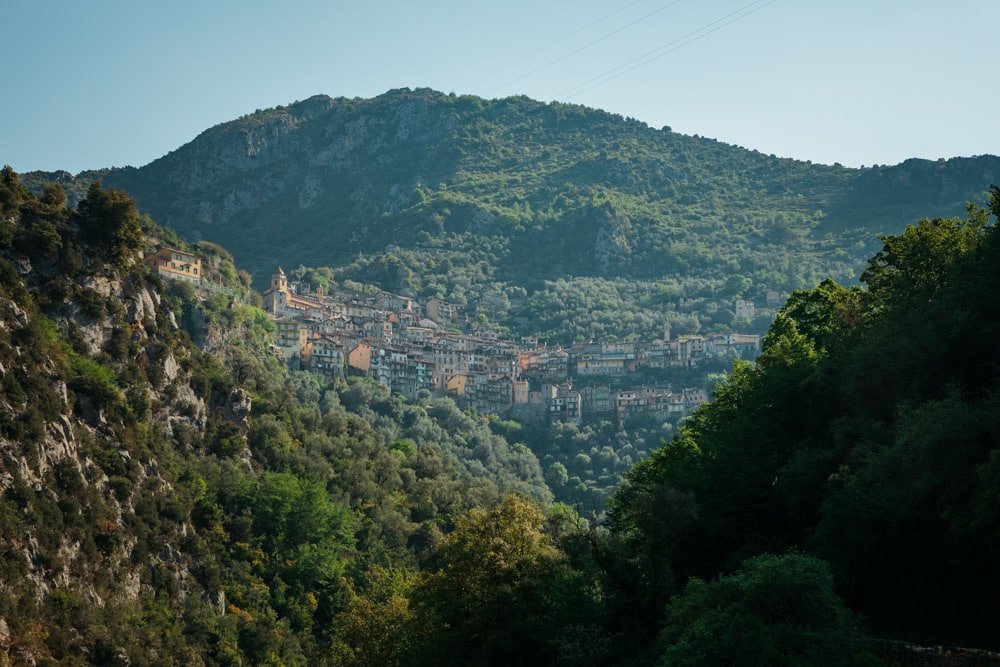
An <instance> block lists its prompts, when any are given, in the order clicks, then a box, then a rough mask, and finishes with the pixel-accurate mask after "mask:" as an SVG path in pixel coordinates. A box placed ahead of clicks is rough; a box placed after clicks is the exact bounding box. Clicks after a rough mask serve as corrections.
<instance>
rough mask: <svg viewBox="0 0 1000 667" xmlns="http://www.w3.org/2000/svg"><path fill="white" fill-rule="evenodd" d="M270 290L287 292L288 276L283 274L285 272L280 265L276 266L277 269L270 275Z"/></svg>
mask: <svg viewBox="0 0 1000 667" xmlns="http://www.w3.org/2000/svg"><path fill="white" fill-rule="evenodd" d="M271 291H272V292H285V293H287V292H288V278H287V277H286V276H285V272H284V270H282V268H281V267H280V266H279V267H278V270H277V271H275V272H274V274H272V275H271Z"/></svg>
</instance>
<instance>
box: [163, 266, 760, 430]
mask: <svg viewBox="0 0 1000 667" xmlns="http://www.w3.org/2000/svg"><path fill="white" fill-rule="evenodd" d="M146 263H147V264H148V265H149V266H150V268H151V269H152V270H153V271H154V272H156V273H158V274H159V275H160V276H161V277H163V278H166V279H169V280H182V281H186V282H190V283H194V284H196V285H198V284H200V283H201V282H202V277H203V276H204V272H203V270H202V267H201V259H200V258H199V257H198V256H197V255H195V254H192V253H188V252H184V251H180V250H175V249H171V248H161V249H160V250H158V251H157V252H156V253H153V254H151V255H149V256H147V258H146ZM736 306H737V308H738V309H739V310H740V311H741V312H743V313H744V314H745V313H747V312H752V311H753V308H754V306H753V303H752V302H748V301H741V302H739V303H737V304H736ZM264 309H265V310H266V311H267V313H268V315H269V316H270V317H271V319H272V320H273V321H274V323H275V326H276V329H277V334H276V340H275V346H274V349H275V351H276V352H277V353H280V354H281V355H282V357H284V359H285V360H286V361H287V363H288V364H289V365H290V366H291V367H293V368H296V369H302V370H308V371H311V372H313V373H316V374H318V375H323V376H325V377H342V376H344V375H360V376H365V377H370V378H372V379H374V380H375V381H377V382H378V383H379V384H381V385H383V386H385V387H386V388H387V389H389V390H390V391H392V392H394V393H399V394H402V395H403V396H405V397H407V398H408V399H410V400H416V399H417V398H418V397H420V396H421V395H425V394H426V395H434V396H441V395H447V396H451V397H452V398H453V399H454V400H455V401H456V403H457V404H458V405H459V406H460V407H462V408H463V409H473V410H476V411H477V412H479V413H481V414H501V415H508V416H511V417H514V418H516V419H519V420H522V421H545V420H548V421H568V422H577V423H579V422H581V421H583V420H584V419H587V420H591V419H597V418H615V419H617V420H619V421H624V420H626V419H628V418H630V417H632V416H635V415H638V414H643V413H645V414H648V415H649V416H650V417H654V418H658V419H662V420H664V421H666V420H675V419H679V418H680V417H683V416H685V415H687V414H689V413H690V412H691V411H692V410H694V409H695V408H697V407H698V406H699V405H701V404H702V403H704V402H705V401H706V400H707V399H708V396H707V392H706V390H705V388H704V387H685V388H682V389H680V390H676V389H674V388H672V387H669V386H663V385H662V384H660V383H656V384H653V385H649V384H644V383H643V382H642V377H641V376H643V377H645V376H648V373H646V371H649V370H652V371H655V370H662V369H670V368H691V367H696V366H697V365H698V364H699V363H702V362H704V361H705V360H708V359H719V358H721V359H732V358H742V359H753V358H756V356H757V355H758V354H759V353H760V336H758V335H755V334H741V333H724V334H719V333H716V334H709V335H693V336H692V335H689V336H680V337H677V338H674V337H672V336H671V328H670V323H669V322H667V323H665V324H664V326H663V337H662V338H661V339H658V340H653V341H642V342H634V341H625V340H617V341H605V342H580V343H574V344H573V345H571V346H569V347H568V348H565V347H561V346H559V347H550V346H547V345H545V344H541V343H540V342H539V341H538V340H537V339H534V338H529V337H524V338H521V339H520V340H519V341H513V340H509V339H505V338H501V337H500V336H499V335H498V334H497V333H496V332H495V331H493V330H491V329H489V328H486V327H483V326H477V325H476V324H475V323H474V321H473V318H470V317H469V315H468V313H467V312H466V311H465V310H464V309H463V308H462V307H460V306H458V305H455V304H451V303H448V302H445V301H442V300H440V299H430V300H428V301H427V302H426V303H420V302H418V301H417V300H415V299H412V298H410V297H406V296H400V295H397V294H391V293H389V292H385V291H379V292H377V293H375V294H367V293H363V292H358V291H354V290H349V289H333V290H330V292H329V293H324V292H323V290H322V289H316V290H314V291H307V290H304V289H302V288H301V286H300V285H298V284H296V283H294V282H292V281H289V279H288V277H287V275H286V274H285V272H284V271H283V270H282V269H281V268H279V269H278V270H277V271H276V272H275V273H274V274H273V275H272V277H271V283H270V287H269V288H268V289H267V291H266V292H265V293H264Z"/></svg>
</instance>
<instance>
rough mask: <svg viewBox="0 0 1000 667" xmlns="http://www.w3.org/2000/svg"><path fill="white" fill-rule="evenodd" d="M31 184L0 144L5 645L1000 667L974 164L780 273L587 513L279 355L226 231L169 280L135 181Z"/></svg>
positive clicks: (270, 657) (482, 443) (509, 453)
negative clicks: (870, 235) (814, 258)
mask: <svg viewBox="0 0 1000 667" xmlns="http://www.w3.org/2000/svg"><path fill="white" fill-rule="evenodd" d="M42 192H43V194H42V196H41V197H35V196H34V195H32V194H30V193H29V192H28V191H27V189H26V188H25V187H24V186H23V185H22V184H21V183H20V181H19V179H18V177H17V174H15V173H14V172H13V171H12V170H11V169H9V168H6V169H4V170H3V172H2V173H0V554H2V558H0V662H2V663H3V664H8V663H10V664H37V665H54V664H77V665H86V664H95V665H105V664H116V665H170V664H176V665H199V664H204V665H240V664H288V665H307V664H308V665H324V664H325V665H373V666H374V665H379V666H391V665H442V664H462V665H528V664H552V665H556V664H568V665H595V666H599V665H600V666H610V665H637V666H639V665H654V664H655V665H705V664H737V665H739V664H753V665H759V664H768V665H789V666H791V665H796V666H798V665H815V666H821V665H822V666H826V665H864V664H872V665H875V664H921V665H923V664H942V665H944V664H947V665H952V664H977V665H982V664H1000V656H998V655H997V654H992V653H987V652H986V651H985V650H982V649H994V650H996V649H1000V639H998V635H997V634H996V627H995V620H996V618H998V617H1000V609H998V608H997V604H998V600H1000V578H998V576H997V573H996V568H995V563H996V561H997V557H998V556H1000V533H998V529H997V527H998V526H1000V516H998V510H997V508H998V507H1000V505H998V503H997V500H998V498H997V496H998V490H1000V465H998V461H1000V405H998V396H1000V356H998V354H1000V353H998V350H997V348H996V346H995V345H993V344H992V341H995V340H997V339H998V337H1000V232H998V227H997V224H996V221H995V218H996V216H997V214H998V213H1000V192H998V191H997V190H996V189H994V191H993V196H992V199H991V206H990V211H989V212H988V211H985V210H980V209H977V208H975V207H973V208H971V209H970V210H969V212H968V214H967V216H966V217H965V218H962V219H960V218H952V219H940V218H938V219H924V220H921V221H920V222H919V223H916V224H914V225H911V226H908V227H907V228H906V229H905V230H903V231H902V232H901V233H900V234H898V235H891V236H886V237H884V238H883V239H882V243H881V247H882V249H881V250H880V251H879V252H878V253H876V254H875V255H874V256H873V257H872V258H871V259H870V260H869V261H868V263H867V266H866V269H865V271H864V273H863V275H862V281H863V283H864V285H865V286H864V287H850V288H845V287H842V286H840V285H838V284H837V283H835V282H833V281H829V280H828V281H824V282H822V283H821V284H819V285H818V286H816V287H814V288H812V289H808V290H801V291H797V292H795V293H794V294H792V296H791V298H790V299H789V301H788V302H787V304H786V305H785V306H784V308H782V309H781V312H780V313H779V314H778V316H777V319H776V321H775V323H774V325H773V327H772V328H771V330H770V332H769V333H768V335H767V339H766V344H765V350H764V352H763V355H762V356H761V358H760V360H759V362H758V363H757V364H755V365H750V364H743V363H738V364H737V365H736V366H735V367H734V369H733V373H732V375H731V376H730V377H729V378H728V379H727V380H726V381H725V382H724V383H723V384H721V385H720V386H719V388H718V389H717V392H716V396H715V399H714V400H713V401H712V402H710V403H708V404H706V405H705V406H703V407H702V408H701V409H699V410H698V411H697V412H696V413H695V414H694V416H693V417H692V418H691V419H690V420H688V421H687V422H685V423H684V424H682V425H681V426H680V428H679V429H678V432H677V435H676V436H675V437H674V438H673V439H672V440H671V441H670V442H665V443H664V444H663V446H662V447H661V448H659V449H658V450H657V451H656V452H655V453H654V454H653V455H652V456H651V457H650V458H648V459H645V460H643V461H641V462H639V463H638V464H637V465H635V467H634V468H633V469H632V471H631V472H630V474H629V478H628V481H627V483H626V484H625V485H624V486H623V487H622V488H621V489H620V490H619V491H618V492H617V494H616V495H615V497H614V499H613V502H612V503H611V504H610V519H609V521H608V523H607V524H606V525H601V524H597V523H594V522H588V521H585V520H581V519H580V517H578V516H576V514H575V513H574V512H573V511H572V510H571V509H570V508H567V507H565V506H560V505H557V504H553V503H552V502H551V493H550V491H549V489H548V488H547V487H546V484H545V480H544V479H543V477H542V475H541V470H540V468H539V465H538V461H537V460H536V459H535V457H534V455H533V454H532V453H531V452H530V451H528V450H527V449H526V448H524V447H522V446H518V445H511V444H509V443H508V442H507V440H506V439H505V438H504V437H503V436H502V435H498V434H497V433H496V432H495V431H494V430H491V428H490V425H489V424H487V422H486V420H484V419H482V418H479V417H478V416H476V415H474V414H465V413H463V412H461V411H459V410H458V409H457V408H456V407H455V406H454V404H453V403H451V402H450V401H448V400H446V399H442V400H438V401H432V402H424V401H420V402H417V403H407V402H406V401H405V400H403V399H401V398H400V397H398V396H388V395H387V394H386V393H385V392H384V391H382V390H380V389H379V388H378V387H377V386H376V385H373V384H369V383H367V382H364V381H360V382H358V381H352V382H343V381H337V382H334V383H325V382H321V381H320V380H318V379H317V378H316V377H314V376H311V375H307V374H303V373H290V372H289V371H287V370H286V369H285V367H284V365H283V363H282V362H281V360H280V359H279V358H277V357H275V356H273V355H272V354H271V353H269V352H268V342H269V340H270V338H271V335H272V334H273V329H272V325H271V323H270V321H269V319H268V318H267V317H266V315H264V313H263V312H262V311H260V310H259V309H258V308H257V307H255V306H254V305H252V304H253V303H255V302H257V303H259V298H260V297H259V295H255V294H254V293H253V292H252V291H251V290H250V289H249V285H248V283H249V276H248V275H247V274H246V273H245V272H241V271H240V270H238V269H237V268H236V267H235V265H234V264H233V261H232V257H231V256H230V255H229V254H228V252H226V251H225V250H224V249H223V248H221V247H219V246H216V245H214V244H208V243H202V244H200V245H199V247H198V252H200V253H201V254H202V255H203V256H204V257H205V260H206V261H205V264H204V265H205V266H206V267H208V271H210V273H211V279H212V280H211V281H210V282H212V283H214V284H220V285H221V288H222V291H214V290H209V291H202V292H200V293H196V292H195V291H194V289H193V288H192V287H191V286H190V285H187V284H185V283H172V284H164V283H162V282H161V281H160V279H159V278H157V277H156V276H155V275H153V274H152V273H150V272H149V270H148V269H147V268H146V266H145V265H144V264H143V263H141V262H140V261H139V257H140V256H141V252H142V251H143V250H144V249H146V248H147V245H148V244H160V243H163V242H169V243H172V244H177V245H182V246H183V245H184V244H183V241H181V240H180V239H178V238H177V237H175V236H172V235H171V233H170V232H165V231H163V230H161V229H160V228H158V227H157V226H156V225H155V224H154V223H153V222H152V221H151V220H149V219H148V218H143V217H141V216H140V214H139V212H138V211H137V210H136V208H135V206H134V204H133V202H132V200H131V199H130V198H129V197H128V196H127V195H125V194H124V193H122V192H120V191H117V190H114V189H105V188H104V187H103V186H102V185H100V184H95V185H92V186H90V187H89V188H88V190H87V192H86V194H85V195H84V196H83V197H82V199H81V200H80V202H79V204H78V205H77V206H76V208H75V210H72V209H69V208H67V207H66V203H67V198H66V195H65V193H64V192H63V190H62V189H61V188H60V187H59V186H58V185H48V186H46V187H44V188H43V189H42ZM852 610H853V611H852ZM856 612H861V614H863V615H859V614H858V613H856ZM896 640H904V641H905V642H916V643H921V644H924V645H927V644H932V643H933V644H936V643H941V644H950V645H965V646H972V647H978V648H977V649H962V650H961V651H952V652H950V653H949V654H948V655H947V656H945V657H944V658H943V659H941V660H940V662H935V658H934V656H933V655H929V654H928V653H927V652H923V653H920V654H919V655H916V654H913V653H912V648H911V647H910V645H909V644H907V643H901V642H898V641H896ZM963 661H966V662H963Z"/></svg>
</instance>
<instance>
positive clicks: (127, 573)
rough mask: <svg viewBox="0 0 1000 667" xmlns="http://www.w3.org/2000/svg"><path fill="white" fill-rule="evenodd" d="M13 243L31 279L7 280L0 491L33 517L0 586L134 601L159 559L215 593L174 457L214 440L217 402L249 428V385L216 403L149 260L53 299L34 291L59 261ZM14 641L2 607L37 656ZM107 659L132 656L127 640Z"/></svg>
mask: <svg viewBox="0 0 1000 667" xmlns="http://www.w3.org/2000/svg"><path fill="white" fill-rule="evenodd" d="M8 252H9V251H8ZM3 255H4V252H3V251H2V250H0V262H4V263H6V265H7V266H11V267H13V270H15V271H18V272H20V274H21V276H22V277H23V278H24V279H25V280H26V281H29V282H31V284H30V285H26V287H27V289H24V290H23V291H18V290H17V289H14V288H13V286H11V285H4V286H3V288H2V289H0V339H2V340H0V498H2V499H4V500H5V502H8V503H10V506H11V507H15V508H17V511H16V513H15V515H14V516H15V517H16V521H17V522H23V525H22V527H21V528H19V529H18V530H17V531H15V532H13V533H11V534H5V535H4V543H3V545H2V546H3V555H2V557H3V559H4V567H3V568H2V576H0V595H18V596H23V595H26V594H27V595H30V596H32V597H33V598H34V599H35V600H36V602H37V603H39V604H47V603H46V600H47V599H49V598H50V597H51V596H52V595H54V594H55V593H56V592H61V593H64V594H67V595H71V596H73V599H78V600H82V601H85V602H86V603H87V604H93V605H95V606H97V607H101V606H104V605H105V604H110V603H112V602H113V603H115V604H122V603H126V602H128V601H130V600H131V601H135V600H139V599H140V598H141V597H142V596H143V595H145V594H147V593H148V590H149V577H150V572H151V571H152V570H151V568H152V569H153V570H155V571H157V572H158V573H159V574H157V576H159V577H166V578H167V579H169V580H170V581H172V583H171V584H170V586H171V587H172V588H173V589H174V590H176V591H178V594H179V595H182V596H183V595H186V594H188V592H191V593H196V594H198V595H202V594H205V595H207V594H206V593H204V592H202V591H200V590H198V589H197V586H196V584H194V581H195V580H194V577H192V576H191V573H190V568H191V567H192V562H191V557H190V556H189V555H187V554H186V552H185V551H184V550H183V549H180V548H179V546H178V545H180V544H181V543H182V541H183V540H184V539H186V537H188V536H190V535H191V534H192V532H193V528H192V526H191V525H190V523H188V522H189V521H190V519H189V518H185V517H186V516H188V515H189V511H180V510H177V511H173V512H172V511H171V510H170V509H169V507H170V503H174V502H177V500H176V498H178V492H179V489H178V488H177V487H176V486H175V484H176V471H172V472H169V473H168V472H166V471H167V470H169V469H170V467H171V466H174V465H175V464H174V463H171V462H170V461H171V460H172V459H173V458H174V456H175V452H180V453H183V452H185V451H191V450H192V449H193V448H194V447H196V446H198V445H199V443H201V442H202V440H203V439H204V433H205V430H206V428H207V427H208V423H209V420H210V418H211V413H213V411H214V412H215V413H216V414H217V415H218V416H217V417H216V419H219V420H221V419H225V420H229V421H232V422H233V423H235V424H236V425H237V426H238V427H240V428H241V429H244V430H245V429H246V428H247V417H248V416H249V415H250V411H251V400H250V396H249V394H248V393H247V392H245V391H243V390H239V389H231V388H229V387H224V388H223V389H221V390H220V391H222V392H223V394H224V398H225V400H224V402H223V404H220V405H215V404H214V402H213V401H212V400H211V397H210V396H209V395H208V394H209V393H210V388H209V387H208V386H207V385H206V384H205V383H204V381H202V382H195V380H194V375H193V373H192V364H191V361H192V356H193V355H195V354H197V351H196V350H193V348H191V347H190V346H189V344H188V343H186V342H184V337H183V336H181V332H180V330H179V327H178V324H177V319H176V318H175V317H174V315H173V312H172V311H171V310H170V308H169V306H168V304H167V302H166V300H165V299H164V298H163V297H162V296H161V295H160V293H159V292H158V290H157V288H156V287H155V286H154V284H153V283H152V282H150V281H149V280H148V279H147V278H146V277H145V274H144V273H143V272H142V270H141V267H140V266H139V265H133V266H132V267H126V268H125V269H123V270H122V271H120V272H118V273H115V272H111V273H109V272H100V273H97V274H94V275H89V276H86V277H85V278H83V279H82V280H81V281H80V282H79V283H78V285H77V286H76V288H75V289H73V290H68V291H67V290H63V291H58V292H56V293H55V294H57V295H61V298H62V300H61V301H59V300H57V299H56V298H54V297H53V296H51V294H48V293H46V294H45V296H44V298H40V299H39V301H40V302H41V303H43V304H44V311H43V310H42V309H41V307H40V306H39V305H38V304H37V303H32V302H31V299H30V297H25V296H23V294H28V293H34V292H32V290H41V291H39V292H38V293H39V294H41V293H43V291H44V290H46V289H49V286H51V285H53V284H57V282H58V281H59V279H60V278H59V276H58V274H57V273H55V272H53V270H52V267H51V266H38V265H37V264H35V265H33V263H32V262H31V261H29V260H28V259H26V258H18V257H17V256H14V257H12V258H11V259H13V260H14V261H8V260H7V259H5V258H4V257H3ZM10 294H17V295H19V296H18V297H17V299H18V300H15V298H13V297H12V296H10ZM53 325H54V326H53ZM66 341H72V344H70V343H68V342H66ZM172 479H173V480H174V481H171V480H172ZM180 497H181V498H183V497H184V496H183V494H181V496H180ZM164 508H167V509H164ZM5 511H6V510H4V511H3V512H0V515H2V516H3V517H4V520H7V519H9V518H10V515H7V514H5V513H4V512H5ZM163 516H166V517H167V518H166V519H164V518H163ZM171 517H173V518H171ZM147 524H152V525H156V526H158V527H157V528H156V530H155V531H150V530H149V528H148V525H147ZM4 525H7V524H4ZM154 546H155V548H154ZM11 572H16V573H17V576H16V577H14V578H11V577H10V573H11ZM211 594H212V595H213V596H215V597H217V596H218V594H217V592H215V591H213V592H212V593H211ZM19 641H22V642H23V635H22V636H21V637H20V640H19ZM15 643H16V642H15ZM8 649H11V629H10V628H9V627H8V624H7V621H6V620H5V619H4V618H0V664H5V663H3V660H4V658H5V657H6V658H9V659H15V660H23V662H25V663H30V662H31V660H32V653H31V651H30V650H29V649H25V648H23V647H22V646H20V645H18V646H15V647H14V648H13V649H11V650H10V651H8ZM22 653H23V655H22ZM15 654H17V655H15ZM18 656H20V657H18ZM108 659H109V660H110V663H109V664H129V657H128V655H127V654H126V653H124V652H123V651H122V652H119V654H116V655H113V656H110V657H109V658H108Z"/></svg>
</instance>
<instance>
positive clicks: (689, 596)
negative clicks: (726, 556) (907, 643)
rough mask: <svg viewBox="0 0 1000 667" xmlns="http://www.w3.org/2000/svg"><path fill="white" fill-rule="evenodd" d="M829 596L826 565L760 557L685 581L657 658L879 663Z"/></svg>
mask: <svg viewBox="0 0 1000 667" xmlns="http://www.w3.org/2000/svg"><path fill="white" fill-rule="evenodd" d="M857 624H858V621H857V619H856V618H855V616H854V614H853V613H852V612H851V611H850V610H849V609H848V608H847V607H846V606H845V605H844V603H843V601H842V600H841V599H840V598H839V597H837V595H836V593H834V589H833V575H832V574H831V572H830V567H829V565H828V564H827V563H825V562H823V561H822V560H820V559H818V558H815V557H813V556H807V555H803V554H794V553H792V554H786V555H783V556H773V555H770V554H764V555H761V556H756V557H754V558H751V559H749V560H747V561H746V562H744V563H743V564H742V565H741V567H740V569H739V570H737V571H736V572H735V573H734V574H731V575H721V576H719V577H718V578H717V579H715V580H714V581H711V582H706V581H704V580H702V579H697V578H693V579H691V580H690V581H688V583H687V586H686V587H685V588H684V592H683V593H682V594H680V595H678V596H676V597H674V598H673V599H671V600H670V603H669V604H668V605H667V608H666V614H665V622H664V626H663V631H662V633H661V634H660V651H661V655H660V659H659V662H658V664H660V665H663V666H664V667H666V666H668V665H669V666H671V667H673V666H678V667H683V666H684V665H691V666H692V667H694V666H699V667H700V666H701V665H775V666H777V665H788V666H790V667H791V666H795V667H806V666H810V665H814V666H815V667H827V666H829V665H844V666H845V667H847V666H848V665H851V666H854V665H864V664H879V663H878V661H877V660H876V659H875V657H874V656H873V655H872V654H870V653H869V652H868V651H867V650H866V648H865V644H864V643H863V642H861V641H860V637H859V636H858V630H857Z"/></svg>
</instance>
